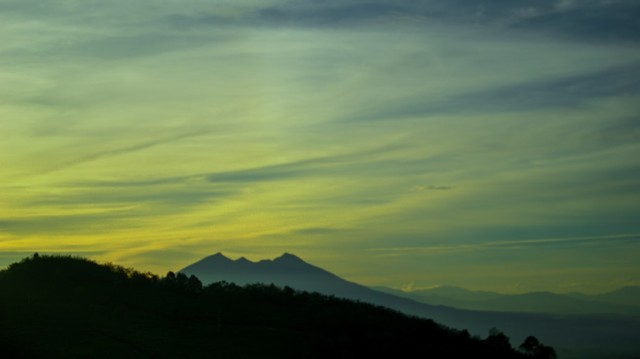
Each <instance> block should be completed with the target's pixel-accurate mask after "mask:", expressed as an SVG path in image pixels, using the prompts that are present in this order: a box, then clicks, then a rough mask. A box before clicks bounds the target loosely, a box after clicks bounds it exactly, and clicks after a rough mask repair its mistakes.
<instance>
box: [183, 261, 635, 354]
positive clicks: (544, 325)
mask: <svg viewBox="0 0 640 359" xmlns="http://www.w3.org/2000/svg"><path fill="white" fill-rule="evenodd" d="M179 272H182V273H184V274H186V275H195V276H197V277H198V278H200V280H202V282H203V283H204V284H209V283H214V282H219V281H227V282H233V283H236V284H239V285H244V284H251V283H266V284H275V285H277V286H281V287H284V286H289V287H291V288H294V289H298V290H305V291H309V292H319V293H323V294H328V295H334V296H336V297H343V298H348V299H354V300H358V301H362V302H368V303H372V304H376V305H380V306H384V307H388V308H392V309H395V310H398V311H401V312H404V313H407V314H410V315H416V316H419V317H424V318H430V319H433V320H435V321H437V322H440V323H443V324H445V325H448V326H451V327H453V328H458V329H468V330H469V331H470V332H471V334H474V335H480V336H485V335H486V334H487V332H488V331H489V329H490V328H492V327H497V328H499V329H500V330H502V331H504V332H505V333H506V334H507V335H508V336H509V337H511V338H512V339H513V340H514V342H521V341H522V340H523V339H524V338H525V337H527V336H529V335H535V336H537V337H538V338H539V339H541V340H542V341H543V342H544V343H548V344H550V345H553V346H554V347H555V348H556V349H557V350H558V352H559V354H560V357H561V358H563V359H571V358H602V357H607V358H638V357H640V348H639V347H638V344H637V343H640V318H639V317H634V316H619V315H594V314H581V315H566V313H563V312H562V311H561V309H560V308H561V307H562V306H565V307H566V306H568V305H571V304H570V303H561V304H556V310H555V312H556V313H562V315H559V314H542V313H534V312H536V310H524V311H523V310H520V309H522V308H523V307H524V304H521V305H520V306H519V307H518V305H517V301H512V302H510V301H509V300H511V299H513V298H507V299H505V297H502V296H501V295H499V294H496V293H490V292H471V291H466V290H463V289H460V288H444V289H441V290H440V292H439V293H437V292H436V293H430V294H429V295H431V297H429V295H427V294H426V293H424V295H421V293H412V294H410V295H408V294H407V293H404V292H400V291H393V290H390V289H383V290H374V289H371V288H368V287H365V286H362V285H359V284H357V283H353V282H349V281H347V280H344V279H342V278H340V277H338V276H336V275H334V274H332V273H330V272H329V271H326V270H324V269H322V268H319V267H316V266H313V265H311V264H309V263H306V262H305V261H303V260H302V259H300V258H299V257H297V256H295V255H293V254H289V253H285V254H283V255H282V256H280V257H278V258H275V259H273V260H261V261H257V262H252V261H249V260H247V259H246V258H240V259H237V260H231V259H229V258H227V257H225V256H224V255H222V254H221V253H216V254H214V255H212V256H208V257H206V258H203V259H202V260H200V261H198V262H195V263H193V264H191V265H189V266H187V267H185V268H183V269H181V270H180V271H179ZM536 296H538V297H539V298H542V299H538V300H546V301H547V302H551V301H552V300H550V299H549V298H546V297H549V296H548V295H545V294H543V295H537V294H533V295H532V297H531V298H527V299H529V302H535V300H536V299H535V298H534V297H536ZM618 297H620V298H623V297H624V298H627V297H626V296H624V295H619V293H618V295H614V294H612V295H611V296H610V298H618ZM525 298H526V296H525ZM427 299H429V300H432V299H433V300H434V301H433V303H429V302H428V301H427ZM450 299H451V300H450ZM564 299H566V300H567V301H569V300H572V301H574V302H575V301H580V302H589V300H588V299H584V298H580V295H577V294H576V295H575V296H574V297H570V298H568V299H567V298H564ZM518 300H520V301H521V302H523V303H524V302H527V301H526V300H524V299H518ZM625 300H626V299H618V301H616V302H613V301H612V299H609V301H608V302H609V303H619V304H620V308H623V307H624V308H626V306H628V304H625V303H624V301H625ZM474 301H478V302H486V303H492V305H493V306H494V308H493V309H489V310H487V309H484V308H482V309H484V310H482V311H480V310H469V309H479V308H469V307H467V308H468V309H459V308H454V307H455V306H456V305H460V304H465V303H467V302H474ZM501 301H504V302H505V304H504V305H505V307H501V306H500V302H501ZM514 303H515V304H514ZM572 303H573V302H572ZM487 305H488V304H487ZM543 305H544V304H543V303H542V302H541V303H539V304H536V305H531V308H541V307H542V306H543ZM584 307H585V308H588V307H587V306H586V305H585V306H584ZM629 307H632V306H629ZM461 308H465V307H464V306H461ZM514 308H520V309H518V310H513V311H511V309H514ZM592 309H593V310H594V311H595V310H596V308H592ZM524 312H527V313H524ZM584 313H593V311H592V312H589V311H586V312H584Z"/></svg>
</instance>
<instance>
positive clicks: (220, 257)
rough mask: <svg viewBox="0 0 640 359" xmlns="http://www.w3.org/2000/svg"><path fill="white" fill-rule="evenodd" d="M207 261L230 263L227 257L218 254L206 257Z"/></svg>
mask: <svg viewBox="0 0 640 359" xmlns="http://www.w3.org/2000/svg"><path fill="white" fill-rule="evenodd" d="M207 259H210V260H216V261H231V259H229V258H228V257H225V255H224V254H222V253H220V252H218V253H216V254H214V255H211V256H209V257H207Z"/></svg>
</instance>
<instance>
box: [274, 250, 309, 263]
mask: <svg viewBox="0 0 640 359" xmlns="http://www.w3.org/2000/svg"><path fill="white" fill-rule="evenodd" d="M273 261H274V262H280V263H305V261H303V260H302V259H300V257H298V256H296V255H293V254H291V253H286V252H285V253H283V254H282V255H281V256H280V257H277V258H275V259H274V260H273Z"/></svg>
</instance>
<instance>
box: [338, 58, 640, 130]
mask: <svg viewBox="0 0 640 359" xmlns="http://www.w3.org/2000/svg"><path fill="white" fill-rule="evenodd" d="M638 93H640V63H633V64H630V65H625V66H619V67H614V68H609V69H606V70H601V71H597V72H593V73H587V74H581V75H574V76H566V77H563V78H558V79H552V80H544V81H536V82H530V83H524V84H517V85H510V86H503V87H497V88H489V89H486V90H482V91H474V92H468V93H460V94H457V95H452V96H450V97H449V98H447V99H445V100H440V101H433V100H430V99H429V98H423V99H412V100H410V101H407V102H405V103H401V104H399V105H396V106H389V105H385V106H384V108H383V109H380V110H373V111H365V112H362V113H360V114H358V115H357V116H354V117H351V118H349V119H347V120H348V121H375V120H389V119H399V118H408V117H416V116H421V115H431V114H453V113H492V112H502V111H514V110H519V111H522V110H524V111H528V110H539V109H544V108H560V107H571V106H577V105H580V104H582V103H585V102H587V101H589V100H593V99H596V98H607V97H617V96H625V95H631V94H638ZM632 122H633V121H632ZM633 123H634V122H633Z"/></svg>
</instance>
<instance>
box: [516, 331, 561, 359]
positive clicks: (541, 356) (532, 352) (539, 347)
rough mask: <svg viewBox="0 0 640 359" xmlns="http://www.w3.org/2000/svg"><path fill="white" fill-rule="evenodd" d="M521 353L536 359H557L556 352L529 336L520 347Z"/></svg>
mask: <svg viewBox="0 0 640 359" xmlns="http://www.w3.org/2000/svg"><path fill="white" fill-rule="evenodd" d="M518 348H519V349H520V351H522V352H523V353H525V354H527V355H529V356H531V357H532V358H535V359H556V358H557V356H556V351H555V350H554V349H553V348H552V347H549V346H546V345H544V344H542V343H540V341H539V340H538V338H536V337H534V336H531V335H530V336H528V337H527V338H526V339H525V340H524V342H522V344H520V346H519V347H518Z"/></svg>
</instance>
